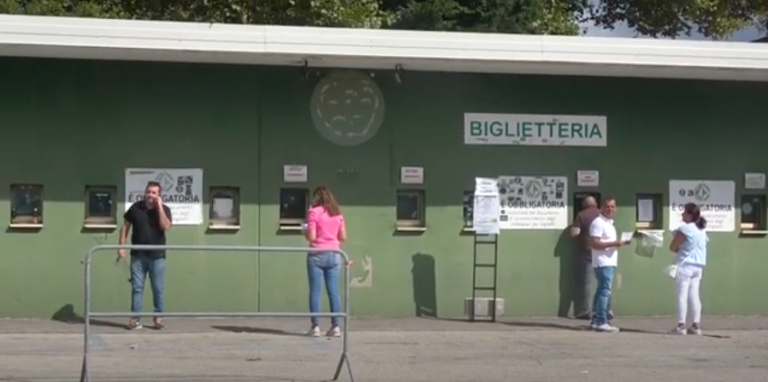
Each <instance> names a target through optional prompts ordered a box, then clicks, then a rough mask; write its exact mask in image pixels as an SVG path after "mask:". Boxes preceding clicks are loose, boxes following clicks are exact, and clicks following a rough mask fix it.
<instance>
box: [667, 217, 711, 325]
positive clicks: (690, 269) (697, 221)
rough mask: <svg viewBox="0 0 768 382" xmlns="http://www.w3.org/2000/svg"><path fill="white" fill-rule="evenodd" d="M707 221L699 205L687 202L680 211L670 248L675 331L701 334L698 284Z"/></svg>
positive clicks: (705, 246) (701, 271)
mask: <svg viewBox="0 0 768 382" xmlns="http://www.w3.org/2000/svg"><path fill="white" fill-rule="evenodd" d="M706 227H707V220H706V219H704V217H703V216H701V211H699V206H697V205H696V204H695V203H688V204H686V205H685V208H684V210H683V225H681V226H680V228H678V229H677V230H676V231H675V237H674V239H672V243H671V244H670V245H669V249H670V250H671V251H672V252H674V253H675V259H674V261H673V264H675V265H677V274H676V275H675V286H676V292H677V326H676V327H675V328H674V329H673V330H672V333H674V334H683V335H684V334H696V335H700V334H701V298H700V297H699V285H700V284H701V276H702V274H703V272H704V267H705V266H706V265H707V242H708V241H709V239H708V238H707V233H706V232H704V229H705V228H706ZM689 305H690V308H691V326H690V327H687V325H686V321H687V315H688V307H689Z"/></svg>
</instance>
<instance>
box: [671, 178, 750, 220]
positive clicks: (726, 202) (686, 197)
mask: <svg viewBox="0 0 768 382" xmlns="http://www.w3.org/2000/svg"><path fill="white" fill-rule="evenodd" d="M735 202H736V182H733V181H730V180H670V181H669V229H670V230H676V229H677V228H678V227H679V226H680V225H681V224H683V216H682V215H683V210H684V209H685V204H686V203H696V205H698V206H699V210H700V211H701V216H703V217H704V218H705V219H707V231H710V232H733V231H734V230H735V229H736V212H735V209H734V203H735Z"/></svg>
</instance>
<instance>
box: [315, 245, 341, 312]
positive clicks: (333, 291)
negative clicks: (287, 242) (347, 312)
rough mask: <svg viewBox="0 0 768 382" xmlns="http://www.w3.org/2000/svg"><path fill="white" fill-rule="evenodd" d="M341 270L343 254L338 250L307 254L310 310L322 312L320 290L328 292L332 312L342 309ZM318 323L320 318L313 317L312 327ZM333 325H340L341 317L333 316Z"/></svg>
mask: <svg viewBox="0 0 768 382" xmlns="http://www.w3.org/2000/svg"><path fill="white" fill-rule="evenodd" d="M340 272H341V255H340V254H339V253H338V252H336V251H327V252H312V253H309V254H307V277H308V279H309V311H310V312H311V313H319V312H320V291H321V290H322V289H323V280H325V289H326V291H327V292H328V301H329V302H330V305H331V312H332V313H338V312H340V311H341V297H340V296H339V273H340ZM317 325H318V318H317V317H314V316H313V317H312V327H315V326H317ZM331 325H332V326H338V325H339V318H338V317H331Z"/></svg>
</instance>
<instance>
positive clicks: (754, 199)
mask: <svg viewBox="0 0 768 382" xmlns="http://www.w3.org/2000/svg"><path fill="white" fill-rule="evenodd" d="M740 207H741V223H740V224H739V229H740V230H741V233H742V234H743V235H766V234H768V221H766V196H765V195H742V196H741V206H740Z"/></svg>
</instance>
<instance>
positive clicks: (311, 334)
mask: <svg viewBox="0 0 768 382" xmlns="http://www.w3.org/2000/svg"><path fill="white" fill-rule="evenodd" d="M307 337H320V328H319V327H317V326H315V327H313V328H312V329H309V331H308V332H307Z"/></svg>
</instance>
